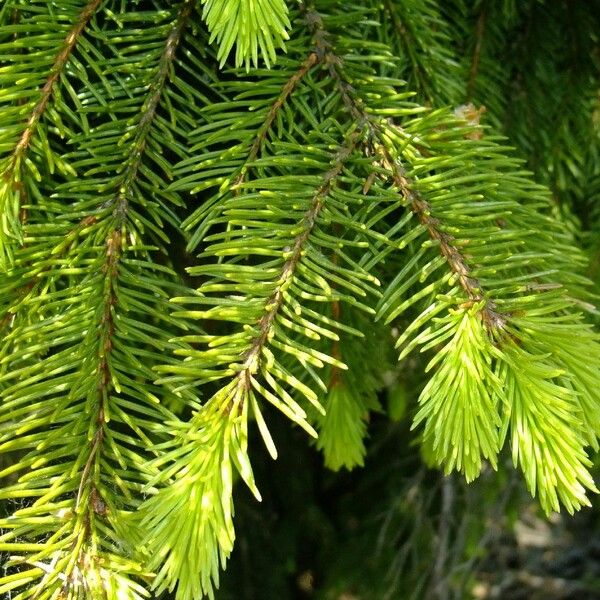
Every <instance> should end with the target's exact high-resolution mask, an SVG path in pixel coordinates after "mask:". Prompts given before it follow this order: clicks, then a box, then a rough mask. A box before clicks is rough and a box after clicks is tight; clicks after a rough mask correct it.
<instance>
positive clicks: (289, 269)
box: [238, 132, 358, 389]
mask: <svg viewBox="0 0 600 600" xmlns="http://www.w3.org/2000/svg"><path fill="white" fill-rule="evenodd" d="M357 138H358V135H357V133H356V132H353V133H352V134H350V136H349V140H348V142H347V144H346V145H345V146H344V147H343V148H342V149H341V150H340V151H339V152H338V154H337V156H336V157H335V159H334V161H333V165H332V167H331V169H330V170H329V171H328V172H327V173H326V174H325V176H324V177H323V183H322V184H321V185H320V187H319V188H318V189H317V190H316V192H315V194H314V196H313V198H312V202H311V205H310V207H309V209H308V210H307V211H306V214H305V215H304V218H303V223H304V224H305V228H304V229H303V231H302V232H301V233H300V234H299V235H298V236H297V237H296V238H295V240H294V242H293V245H292V249H291V252H290V255H289V258H288V259H287V261H286V262H285V263H284V265H283V269H282V271H281V275H280V276H279V277H278V279H277V281H278V283H277V287H276V288H275V291H274V292H273V294H272V295H271V296H270V297H269V299H268V300H267V302H266V303H265V313H266V314H265V315H264V316H263V317H262V318H261V320H260V321H259V323H258V334H257V335H256V336H255V338H254V339H253V341H252V345H251V347H250V349H249V350H248V353H247V354H246V356H245V358H244V361H243V363H242V369H241V371H240V372H239V374H238V377H239V379H240V382H241V384H242V385H243V386H245V388H246V389H249V388H250V382H251V376H252V375H253V374H254V373H256V372H257V371H258V370H259V368H260V360H261V356H262V355H263V350H264V347H265V345H266V344H267V342H268V340H269V338H271V337H272V335H273V327H274V324H275V320H276V318H277V316H278V314H279V311H280V309H281V305H282V304H283V302H284V291H285V289H286V288H287V287H289V284H290V282H291V279H292V277H294V274H295V271H296V267H297V265H298V262H299V261H300V258H301V256H302V254H303V252H304V246H305V245H306V243H307V241H308V239H309V237H310V235H311V233H312V230H313V228H314V227H315V224H316V222H317V217H318V215H319V213H320V212H321V209H322V207H323V202H324V200H325V198H326V197H327V196H328V194H329V192H330V189H331V185H332V183H333V181H334V180H335V179H336V178H337V177H338V176H339V175H340V173H341V172H342V169H343V167H344V165H345V163H346V162H347V160H348V158H349V157H350V155H351V154H352V152H353V151H354V149H355V148H356V144H357V141H358V140H357Z"/></svg>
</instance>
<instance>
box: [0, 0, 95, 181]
mask: <svg viewBox="0 0 600 600" xmlns="http://www.w3.org/2000/svg"><path fill="white" fill-rule="evenodd" d="M102 2H103V0H89V2H88V4H87V5H86V6H85V7H84V9H83V10H82V11H81V13H80V14H79V17H78V18H77V22H76V23H75V25H74V26H73V29H71V31H70V32H69V34H68V35H67V37H66V38H65V40H64V47H63V48H62V50H61V51H60V52H59V53H58V54H57V56H56V58H55V60H54V64H53V65H52V68H51V69H50V75H49V76H48V79H47V80H46V83H45V84H44V86H43V87H42V88H41V90H40V99H39V100H38V102H37V104H36V105H35V106H34V107H33V110H32V111H31V115H30V116H29V119H28V120H27V126H26V127H25V130H24V131H23V133H22V135H21V137H20V139H19V141H18V143H17V145H16V146H15V149H14V151H13V153H12V156H11V163H10V167H9V169H8V170H7V172H6V174H5V177H10V176H11V175H12V173H13V172H14V170H15V169H16V168H17V165H18V163H19V161H20V160H21V159H22V157H23V155H24V154H25V152H26V151H27V148H28V147H29V143H30V141H31V138H32V136H33V135H34V133H35V129H36V127H37V124H38V122H39V120H40V118H41V117H42V115H43V114H44V111H45V110H46V107H47V106H48V103H49V102H50V99H51V98H52V93H53V90H54V86H55V84H56V82H57V81H58V79H59V78H60V76H61V74H62V72H63V71H64V69H65V67H66V66H67V63H68V61H69V58H70V57H71V54H72V52H73V50H74V49H75V46H76V45H77V42H78V40H79V37H80V36H81V35H82V34H83V31H84V29H85V28H86V26H87V24H88V23H89V21H90V19H91V18H92V17H93V16H94V14H95V13H96V11H97V10H98V8H99V7H100V5H101V4H102Z"/></svg>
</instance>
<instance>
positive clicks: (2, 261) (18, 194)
mask: <svg viewBox="0 0 600 600" xmlns="http://www.w3.org/2000/svg"><path fill="white" fill-rule="evenodd" d="M101 3H102V0H89V2H88V3H87V5H86V6H85V7H84V8H83V10H82V11H81V12H80V13H79V16H78V17H77V20H76V22H75V24H74V25H73V27H72V28H71V30H70V31H69V33H68V34H67V36H66V37H65V38H64V41H63V47H62V49H61V50H60V51H59V52H58V54H57V55H56V57H55V59H54V61H53V63H52V66H51V68H50V72H49V75H48V77H47V79H46V82H45V83H44V85H43V86H42V87H41V88H40V90H39V92H38V94H39V99H38V100H37V102H36V103H35V104H34V106H33V107H32V109H31V112H30V114H29V117H28V119H27V121H26V124H25V128H24V129H23V131H22V132H21V135H20V137H19V139H18V141H17V143H16V145H15V146H14V148H13V150H12V152H11V153H10V155H9V156H8V157H6V158H5V159H4V160H3V163H4V164H1V163H0V167H1V170H2V173H1V174H0V177H1V179H2V180H3V181H1V182H0V211H1V212H2V213H3V217H2V221H1V226H0V266H2V265H4V267H6V263H7V261H9V260H10V257H11V256H12V251H11V250H10V248H9V246H10V244H11V243H12V242H11V239H13V240H17V241H20V240H21V237H22V233H21V226H22V223H23V222H24V221H25V220H26V213H25V212H24V211H23V210H21V206H22V205H23V200H24V199H25V197H26V194H27V189H26V185H25V184H24V182H23V173H22V172H21V169H22V165H23V161H24V159H25V156H26V154H27V151H28V148H29V147H30V144H31V141H32V138H33V136H34V135H35V131H36V129H37V127H38V123H39V121H40V119H41V118H42V115H43V114H44V113H45V112H46V109H47V107H48V105H49V103H50V101H51V98H52V95H53V93H54V88H55V86H56V85H57V82H58V80H59V78H60V77H61V75H62V74H63V73H64V71H65V68H66V66H67V64H68V62H69V59H70V58H71V55H72V53H73V51H74V49H75V47H76V45H77V43H78V41H79V39H80V37H81V36H82V35H83V32H84V30H85V28H86V27H87V25H88V23H89V21H90V19H91V18H92V17H93V16H94V14H95V13H96V12H97V10H98V8H99V7H100V5H101Z"/></svg>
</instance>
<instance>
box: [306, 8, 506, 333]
mask: <svg viewBox="0 0 600 600" xmlns="http://www.w3.org/2000/svg"><path fill="white" fill-rule="evenodd" d="M307 19H308V20H309V22H310V23H311V24H312V26H313V27H314V28H315V29H316V30H317V31H320V32H321V36H322V39H323V40H324V42H323V44H324V45H323V47H324V49H325V51H324V58H323V62H324V63H325V64H326V66H327V71H328V74H329V76H330V77H331V79H332V80H333V81H334V82H335V84H336V86H337V88H338V91H339V94H340V97H341V100H342V103H343V105H344V107H345V109H346V110H347V111H348V113H349V114H350V115H351V117H352V119H353V120H354V121H355V123H356V125H357V127H358V128H359V129H362V128H365V129H366V132H367V135H366V136H365V140H366V141H364V142H362V143H363V144H365V145H366V144H369V145H370V144H373V142H374V143H375V144H376V146H377V149H376V151H377V152H378V153H380V154H382V158H383V161H382V162H383V164H384V166H385V167H386V169H387V170H388V172H389V173H390V176H391V178H392V181H393V184H394V187H395V188H396V189H397V190H398V191H399V192H400V194H401V195H402V196H403V197H404V199H405V200H406V201H407V203H408V205H409V207H410V209H411V210H412V211H413V213H414V214H415V215H416V216H417V218H418V220H419V222H420V223H421V224H422V225H423V226H424V227H425V229H426V230H427V232H428V234H429V237H430V238H431V240H434V241H436V242H438V243H439V248H440V253H441V254H442V255H443V257H444V258H445V259H446V262H447V263H448V266H449V268H450V270H451V271H452V273H454V274H455V275H456V277H457V281H458V283H459V285H460V286H461V288H462V289H463V291H464V292H465V294H466V296H467V298H468V300H469V302H471V303H478V302H481V301H483V300H485V304H484V306H483V308H482V309H481V312H480V314H481V317H482V319H483V322H484V323H485V325H486V327H487V328H488V330H489V331H490V332H492V331H493V330H496V329H501V328H502V327H503V326H504V323H505V318H504V317H503V316H502V315H501V314H500V313H499V312H497V311H496V310H495V304H494V302H493V300H491V299H489V298H487V297H486V295H485V293H484V291H483V289H482V286H481V285H480V283H479V281H478V280H477V279H476V278H475V277H473V276H472V274H471V268H470V267H469V264H468V262H467V259H466V257H465V256H464V255H463V254H462V253H461V251H460V250H459V249H458V248H457V246H456V245H455V244H454V239H453V237H452V236H451V235H450V234H448V233H446V232H444V231H443V228H442V227H441V225H442V224H441V223H440V221H439V219H437V218H436V217H434V216H433V215H432V214H431V209H430V206H429V204H428V203H427V201H426V200H424V199H423V198H422V197H421V196H420V194H419V193H418V192H416V191H414V189H413V186H412V185H411V182H410V181H409V180H408V179H407V177H406V175H405V173H404V170H403V169H402V167H401V165H399V164H398V163H397V161H396V160H394V158H393V157H392V156H391V154H390V152H389V150H388V149H387V148H386V144H385V142H384V135H383V134H384V124H383V123H382V122H381V121H380V120H379V119H377V118H376V117H374V116H373V115H371V114H369V113H368V112H367V111H366V110H365V107H364V103H363V100H362V98H360V97H359V96H358V95H357V94H356V92H355V90H354V88H353V87H352V85H350V84H349V83H348V82H347V81H346V79H345V77H344V73H343V61H342V58H341V57H339V56H337V55H336V53H335V51H334V49H333V47H332V46H331V44H330V43H329V42H328V41H327V32H326V31H325V29H324V25H323V20H322V18H321V16H320V15H319V14H318V13H317V12H316V11H314V10H313V9H307ZM396 127H397V126H396ZM365 149H366V150H368V151H369V153H372V150H373V149H372V148H371V147H369V148H365Z"/></svg>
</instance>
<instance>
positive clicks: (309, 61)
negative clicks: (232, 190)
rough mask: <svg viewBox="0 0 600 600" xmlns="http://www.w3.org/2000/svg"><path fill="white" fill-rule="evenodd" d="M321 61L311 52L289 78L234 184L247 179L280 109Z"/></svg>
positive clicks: (260, 129)
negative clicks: (249, 170) (249, 167)
mask: <svg viewBox="0 0 600 600" xmlns="http://www.w3.org/2000/svg"><path fill="white" fill-rule="evenodd" d="M318 62H319V57H318V55H317V53H316V52H314V51H313V52H310V54H309V55H308V56H307V57H306V59H305V60H304V62H303V63H302V64H301V65H300V67H299V69H298V70H297V71H296V72H295V73H294V74H293V75H292V76H291V77H290V78H289V79H288V80H287V82H286V83H285V85H284V86H283V90H282V91H281V94H280V95H279V97H278V98H277V99H276V100H275V102H273V104H272V106H271V108H270V109H269V112H268V113H267V115H266V117H265V120H264V122H263V123H262V125H261V126H260V128H259V130H258V133H257V134H256V138H255V139H254V142H252V146H251V147H250V151H249V152H248V158H247V159H246V161H245V163H244V165H243V166H242V168H241V170H240V174H239V175H238V176H237V177H236V179H235V180H234V183H233V186H234V187H236V186H239V185H240V184H241V183H242V182H243V181H244V179H245V177H246V174H247V172H248V165H249V163H252V162H253V161H254V160H255V159H256V158H257V156H258V155H259V152H260V149H261V147H262V145H263V144H264V142H265V139H266V137H267V134H268V133H269V131H270V129H271V126H272V125H273V122H274V121H275V119H276V118H277V115H278V114H279V111H280V110H281V109H282V107H283V105H284V104H285V103H286V101H287V100H288V98H289V97H290V95H291V94H292V93H293V92H294V89H295V88H296V87H297V86H298V84H299V83H300V80H301V79H302V78H303V77H304V76H305V75H306V74H307V73H308V71H310V69H311V68H312V67H314V66H315V65H316V64H317V63H318Z"/></svg>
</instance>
